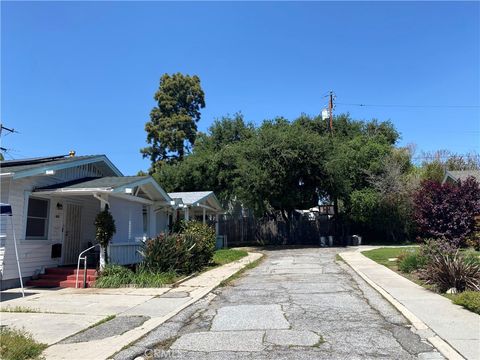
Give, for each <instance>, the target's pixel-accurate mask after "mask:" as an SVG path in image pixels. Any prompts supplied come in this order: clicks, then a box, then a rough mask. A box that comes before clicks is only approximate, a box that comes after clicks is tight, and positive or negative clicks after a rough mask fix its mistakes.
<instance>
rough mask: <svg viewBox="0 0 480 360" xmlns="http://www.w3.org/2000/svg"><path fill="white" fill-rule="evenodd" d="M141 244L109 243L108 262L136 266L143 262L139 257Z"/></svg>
mask: <svg viewBox="0 0 480 360" xmlns="http://www.w3.org/2000/svg"><path fill="white" fill-rule="evenodd" d="M141 248H142V243H141V242H124V243H111V244H110V245H108V262H109V263H110V264H117V265H131V264H138V263H139V262H141V261H142V260H143V258H142V255H140V252H139V251H140V250H141Z"/></svg>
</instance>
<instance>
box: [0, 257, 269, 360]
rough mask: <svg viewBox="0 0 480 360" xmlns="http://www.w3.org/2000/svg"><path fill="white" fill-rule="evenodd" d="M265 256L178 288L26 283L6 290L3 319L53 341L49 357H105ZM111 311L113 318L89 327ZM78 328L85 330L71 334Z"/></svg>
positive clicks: (214, 271)
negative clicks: (56, 286) (52, 286)
mask: <svg viewBox="0 0 480 360" xmlns="http://www.w3.org/2000/svg"><path fill="white" fill-rule="evenodd" d="M261 256H262V255H261V254H258V253H249V255H248V256H246V257H244V258H242V259H240V260H238V261H235V262H232V263H229V264H226V265H223V266H221V267H218V268H215V269H212V270H209V271H206V272H204V273H202V274H200V275H198V276H196V277H193V278H191V279H189V280H187V281H185V282H183V283H181V284H180V285H179V286H178V287H175V288H172V287H165V288H153V289H147V288H138V289H137V288H120V289H95V288H92V289H53V290H41V289H40V290H39V289H28V290H27V291H26V294H27V295H28V296H26V297H25V298H21V297H20V298H14V297H13V296H10V295H12V294H14V293H16V292H18V291H16V290H15V289H12V290H10V291H5V292H2V299H3V301H2V302H1V309H2V312H0V323H1V325H7V326H10V327H15V328H24V329H25V330H27V331H28V332H30V333H31V334H32V335H33V337H34V339H36V340H37V341H40V342H44V343H47V344H49V345H51V346H50V347H48V348H47V349H46V350H45V352H44V356H45V357H46V359H48V360H50V359H52V360H55V359H74V360H75V359H82V360H83V359H89V360H94V359H107V358H109V357H110V356H112V355H113V354H114V353H115V352H117V351H119V350H121V349H122V348H123V347H124V346H126V345H128V344H129V343H131V342H133V341H136V340H138V339H139V338H141V337H142V336H144V335H145V334H147V333H148V332H149V331H151V330H152V329H154V328H155V327H157V326H159V325H160V324H162V323H163V322H165V321H166V320H168V319H170V318H171V317H172V316H174V315H175V314H177V313H178V312H179V311H181V310H182V309H184V308H186V307H188V306H189V305H191V304H193V303H195V302H196V301H198V300H199V299H201V298H202V297H204V296H205V295H207V294H208V293H209V292H210V291H212V290H213V289H214V288H215V287H217V286H218V285H219V284H220V282H221V281H223V280H225V279H227V278H229V277H230V276H231V275H233V274H234V273H236V272H237V271H239V270H240V269H242V268H243V267H245V266H246V265H247V264H248V263H250V262H252V261H255V260H257V259H258V258H260V257H261ZM17 290H18V289H17ZM7 310H8V311H11V312H7ZM27 311H33V312H27ZM112 315H115V316H116V318H115V319H114V320H110V321H107V322H105V323H103V324H101V325H98V326H95V327H94V328H92V329H88V330H87V328H88V327H90V326H92V325H94V324H96V323H97V322H98V321H100V320H103V319H106V317H107V316H112ZM80 331H84V332H83V333H81V334H77V335H75V336H72V335H74V334H76V333H78V332H80Z"/></svg>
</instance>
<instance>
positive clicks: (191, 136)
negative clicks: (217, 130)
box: [140, 73, 205, 173]
mask: <svg viewBox="0 0 480 360" xmlns="http://www.w3.org/2000/svg"><path fill="white" fill-rule="evenodd" d="M154 99H155V101H157V106H155V107H154V108H153V109H152V111H151V112H150V121H148V122H147V123H146V124H145V131H146V132H147V143H148V144H150V146H147V147H145V148H143V149H141V150H140V152H141V153H142V154H143V157H144V158H146V157H148V158H150V161H151V163H152V166H151V168H150V172H151V173H153V172H155V169H158V168H160V167H161V165H162V164H164V163H173V162H176V161H181V160H183V158H184V156H185V154H186V153H188V152H189V151H190V149H191V148H192V146H193V144H194V143H195V139H196V136H197V122H198V121H199V120H200V109H201V108H204V107H205V94H204V92H203V90H202V88H201V86H200V78H199V77H198V76H196V75H193V76H190V75H183V74H181V73H176V74H173V75H169V74H164V75H163V76H162V77H161V78H160V86H159V88H158V91H157V92H156V93H155V96H154Z"/></svg>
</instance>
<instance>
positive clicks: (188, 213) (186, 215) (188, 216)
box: [185, 206, 190, 221]
mask: <svg viewBox="0 0 480 360" xmlns="http://www.w3.org/2000/svg"><path fill="white" fill-rule="evenodd" d="M189 220H190V209H189V208H188V206H187V207H186V208H185V221H189Z"/></svg>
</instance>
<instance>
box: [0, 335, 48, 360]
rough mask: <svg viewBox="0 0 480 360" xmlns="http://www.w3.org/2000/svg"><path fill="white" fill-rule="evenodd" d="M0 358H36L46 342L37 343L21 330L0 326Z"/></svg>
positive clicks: (12, 359) (7, 359) (19, 359)
mask: <svg viewBox="0 0 480 360" xmlns="http://www.w3.org/2000/svg"><path fill="white" fill-rule="evenodd" d="M0 339H1V341H0V359H4V360H26V359H38V358H39V357H40V355H41V354H42V351H43V350H44V349H45V348H46V347H47V345H46V344H40V343H37V342H36V341H35V340H34V339H33V338H32V336H31V335H30V334H28V333H27V332H25V331H23V330H17V329H9V328H6V327H1V328H0Z"/></svg>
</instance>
